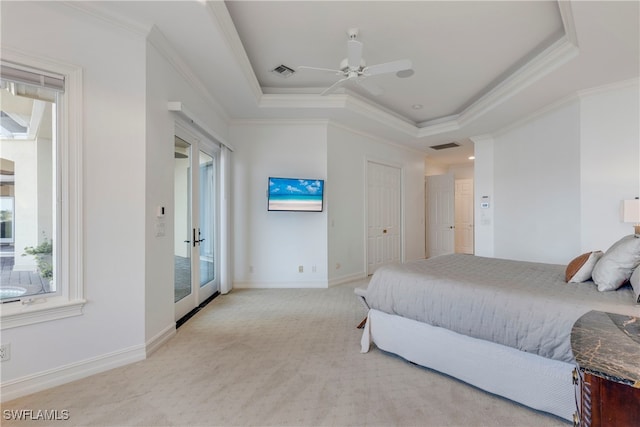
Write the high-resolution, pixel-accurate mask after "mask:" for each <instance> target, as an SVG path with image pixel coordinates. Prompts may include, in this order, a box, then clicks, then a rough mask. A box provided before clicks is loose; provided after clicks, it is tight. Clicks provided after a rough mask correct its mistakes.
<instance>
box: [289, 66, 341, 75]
mask: <svg viewBox="0 0 640 427" xmlns="http://www.w3.org/2000/svg"><path fill="white" fill-rule="evenodd" d="M298 70H316V71H328V72H330V73H335V74H342V71H340V70H333V69H331V68H321V67H308V66H306V65H300V66H299V67H298Z"/></svg>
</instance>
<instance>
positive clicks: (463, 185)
mask: <svg viewBox="0 0 640 427" xmlns="http://www.w3.org/2000/svg"><path fill="white" fill-rule="evenodd" d="M473 226H474V225H473V179H456V180H455V252H456V253H460V254H472V253H473Z"/></svg>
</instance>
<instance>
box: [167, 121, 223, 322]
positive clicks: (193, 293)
mask: <svg viewBox="0 0 640 427" xmlns="http://www.w3.org/2000/svg"><path fill="white" fill-rule="evenodd" d="M174 145H175V146H174V204H175V205H174V213H175V216H174V265H175V274H174V302H175V318H176V320H179V319H181V318H182V317H184V316H185V315H186V314H188V313H189V312H190V311H191V310H193V309H194V308H196V307H197V306H198V305H200V304H201V303H202V302H203V301H205V300H206V299H207V298H209V297H210V296H212V295H213V294H214V293H216V292H218V291H219V275H218V274H217V273H218V268H217V266H218V265H219V263H218V260H217V256H218V252H219V250H218V247H219V246H218V239H217V236H218V215H217V206H218V203H217V194H218V192H217V170H218V164H219V163H218V159H219V150H218V149H217V147H215V146H213V144H209V143H208V141H206V140H199V139H198V138H197V137H196V136H195V135H191V134H190V133H189V132H188V131H186V130H183V129H181V128H176V136H175V144H174Z"/></svg>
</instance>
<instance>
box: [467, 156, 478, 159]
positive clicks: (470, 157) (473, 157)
mask: <svg viewBox="0 0 640 427" xmlns="http://www.w3.org/2000/svg"><path fill="white" fill-rule="evenodd" d="M468 158H469V160H475V158H476V156H469V157H468Z"/></svg>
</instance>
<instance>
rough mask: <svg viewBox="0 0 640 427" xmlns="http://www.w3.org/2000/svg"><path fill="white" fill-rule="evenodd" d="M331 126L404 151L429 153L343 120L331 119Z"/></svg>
mask: <svg viewBox="0 0 640 427" xmlns="http://www.w3.org/2000/svg"><path fill="white" fill-rule="evenodd" d="M329 127H334V128H337V129H342V130H344V131H347V132H350V133H353V134H356V135H360V136H363V137H365V138H369V139H372V140H374V141H377V142H379V143H380V144H385V145H389V146H392V147H394V148H398V149H401V150H404V151H409V152H411V153H415V154H419V155H420V156H424V155H426V154H428V152H427V151H425V150H421V149H420V148H417V147H415V146H410V145H407V144H400V143H397V142H395V141H391V140H389V139H386V138H381V137H380V136H379V135H374V134H372V133H370V132H365V131H363V130H362V129H358V128H354V127H352V126H349V125H346V124H344V123H342V122H337V121H335V120H329Z"/></svg>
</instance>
